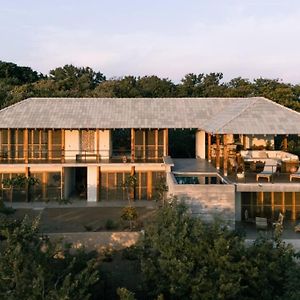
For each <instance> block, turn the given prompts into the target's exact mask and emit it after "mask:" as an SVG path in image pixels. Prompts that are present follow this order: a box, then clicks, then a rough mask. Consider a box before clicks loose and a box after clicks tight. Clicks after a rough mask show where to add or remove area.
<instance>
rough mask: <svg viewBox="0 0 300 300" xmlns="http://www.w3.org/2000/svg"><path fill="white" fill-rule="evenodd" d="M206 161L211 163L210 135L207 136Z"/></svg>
mask: <svg viewBox="0 0 300 300" xmlns="http://www.w3.org/2000/svg"><path fill="white" fill-rule="evenodd" d="M207 160H208V162H211V134H210V133H208V134H207Z"/></svg>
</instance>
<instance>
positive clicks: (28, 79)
mask: <svg viewBox="0 0 300 300" xmlns="http://www.w3.org/2000/svg"><path fill="white" fill-rule="evenodd" d="M251 96H264V97H267V98H269V99H272V100H274V101H276V102H278V103H280V104H283V105H285V106H288V107H290V108H292V109H295V110H298V111H300V100H299V99H300V85H299V84H296V85H293V84H289V83H284V82H281V81H280V80H278V79H265V78H257V79H254V80H253V81H250V80H248V79H244V78H241V77H238V78H234V79H232V80H230V81H229V82H224V81H223V74H222V73H209V74H204V73H200V74H187V75H185V76H184V78H182V80H181V82H180V83H179V84H175V83H173V82H172V81H171V80H169V79H167V78H159V77H157V76H143V77H135V76H125V77H122V78H113V79H108V80H107V79H106V77H105V76H104V75H103V74H102V73H101V72H96V71H94V70H93V69H91V68H89V67H81V68H79V67H75V66H73V65H65V66H63V67H58V68H56V69H54V70H51V71H50V72H49V75H47V76H44V75H42V74H38V73H37V72H36V71H33V70H32V69H31V68H29V67H20V66H17V65H16V64H13V63H7V62H1V61H0V107H5V106H8V105H10V104H12V103H15V102H18V101H20V100H22V99H25V98H28V97H132V98H134V97H251Z"/></svg>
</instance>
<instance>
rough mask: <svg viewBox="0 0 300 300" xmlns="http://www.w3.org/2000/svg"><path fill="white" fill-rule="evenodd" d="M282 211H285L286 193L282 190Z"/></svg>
mask: <svg viewBox="0 0 300 300" xmlns="http://www.w3.org/2000/svg"><path fill="white" fill-rule="evenodd" d="M281 212H282V213H283V214H284V213H285V193H284V192H281Z"/></svg>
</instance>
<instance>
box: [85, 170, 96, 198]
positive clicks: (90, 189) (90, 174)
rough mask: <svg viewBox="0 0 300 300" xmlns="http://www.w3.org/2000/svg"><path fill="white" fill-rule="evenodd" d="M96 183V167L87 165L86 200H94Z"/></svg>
mask: <svg viewBox="0 0 300 300" xmlns="http://www.w3.org/2000/svg"><path fill="white" fill-rule="evenodd" d="M97 183H98V167H97V166H89V167H88V168H87V201H88V202H96V201H97V200H98V199H97V198H98V195H97Z"/></svg>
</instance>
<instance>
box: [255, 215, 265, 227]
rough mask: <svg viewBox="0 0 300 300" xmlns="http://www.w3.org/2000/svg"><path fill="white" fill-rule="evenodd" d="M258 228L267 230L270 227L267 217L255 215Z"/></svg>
mask: <svg viewBox="0 0 300 300" xmlns="http://www.w3.org/2000/svg"><path fill="white" fill-rule="evenodd" d="M255 225H256V229H263V230H266V229H267V228H268V221H267V218H261V217H255Z"/></svg>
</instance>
